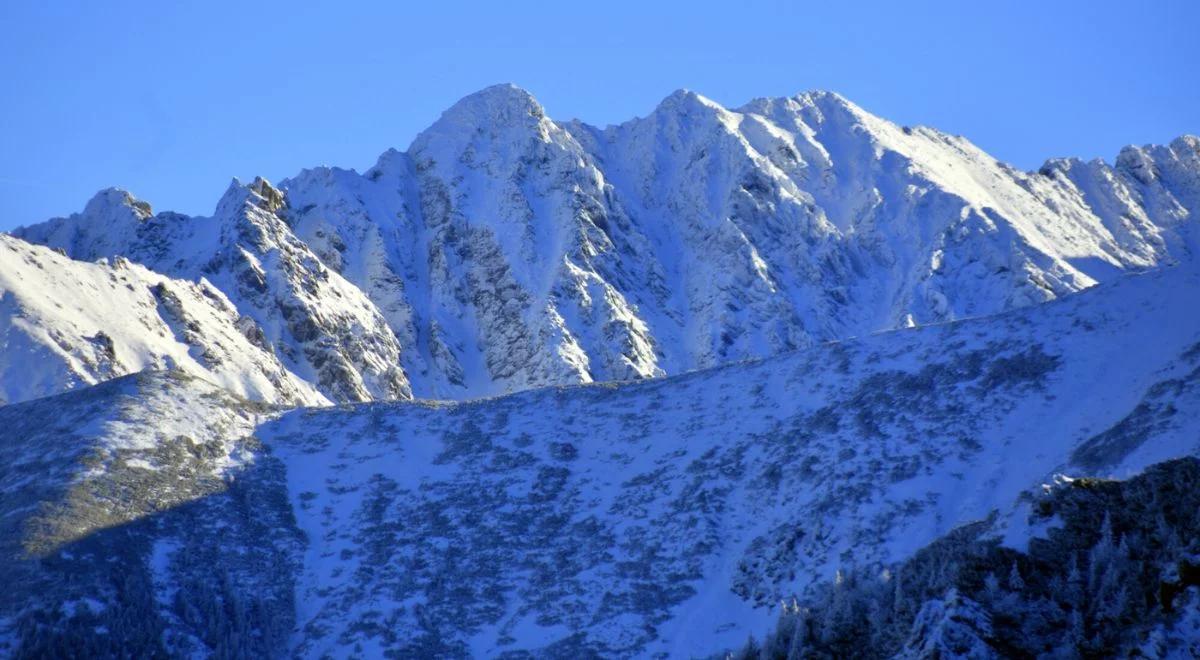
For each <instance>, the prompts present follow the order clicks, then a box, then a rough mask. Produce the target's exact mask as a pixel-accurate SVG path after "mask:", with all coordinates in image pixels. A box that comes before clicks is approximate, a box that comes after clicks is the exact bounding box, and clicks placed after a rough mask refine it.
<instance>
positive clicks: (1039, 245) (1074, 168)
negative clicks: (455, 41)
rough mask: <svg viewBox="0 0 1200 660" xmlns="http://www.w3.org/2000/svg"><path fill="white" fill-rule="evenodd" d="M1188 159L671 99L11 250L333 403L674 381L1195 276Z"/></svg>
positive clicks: (465, 112) (486, 117)
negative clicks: (36, 253) (1164, 273)
mask: <svg viewBox="0 0 1200 660" xmlns="http://www.w3.org/2000/svg"><path fill="white" fill-rule="evenodd" d="M1198 212H1200V139H1197V138H1196V137H1190V136H1189V137H1182V138H1179V139H1177V140H1175V141H1174V142H1172V143H1171V144H1170V145H1169V146H1157V147H1145V148H1135V147H1130V148H1127V149H1125V150H1123V151H1122V152H1121V154H1120V155H1119V156H1118V157H1117V159H1116V162H1115V164H1113V165H1109V164H1106V163H1103V162H1099V161H1095V162H1090V163H1084V162H1081V161H1078V160H1054V161H1050V162H1048V163H1047V164H1046V166H1045V167H1043V168H1042V169H1041V170H1039V172H1037V173H1029V172H1021V171H1018V170H1016V169H1014V168H1012V167H1010V166H1008V165H1005V164H1003V163H1000V162H998V161H996V160H995V159H994V158H992V157H990V156H988V155H987V154H986V153H984V152H982V151H981V150H979V149H978V148H977V147H975V146H973V145H972V144H970V143H969V142H967V141H966V140H965V139H963V138H959V137H953V136H949V135H946V134H943V133H940V132H938V131H936V130H933V129H929V128H908V127H900V126H897V125H895V124H892V123H890V122H888V121H885V120H883V119H880V118H878V117H875V116H873V115H871V114H869V113H867V112H866V111H864V110H862V109H861V108H859V107H857V106H855V105H854V104H852V103H850V102H849V101H847V100H845V99H844V98H842V97H840V96H838V95H836V94H830V93H822V92H814V93H807V94H801V95H799V96H796V97H792V98H782V99H760V100H756V101H752V102H751V103H749V104H747V105H745V106H743V107H742V108H739V109H736V110H729V109H726V108H723V107H721V106H720V105H718V104H717V103H714V102H713V101H711V100H709V99H706V98H704V97H702V96H699V95H697V94H694V93H691V92H683V91H681V92H677V93H675V94H672V95H671V96H670V97H668V98H667V99H666V100H664V101H663V102H662V103H661V104H660V105H659V106H658V107H657V108H655V109H654V111H653V112H652V113H651V114H650V115H649V116H647V117H645V118H640V119H635V120H632V121H630V122H627V123H625V124H621V125H618V126H611V127H608V128H605V129H600V128H595V127H591V126H588V125H586V124H583V123H580V122H556V121H554V120H552V119H550V118H549V117H547V116H546V114H545V112H544V111H543V109H542V107H541V106H540V105H539V104H538V103H537V101H536V100H534V98H533V97H532V96H530V95H529V94H528V93H527V92H525V91H523V90H521V89H518V88H516V87H513V86H511V85H501V86H496V87H491V88H488V89H485V90H483V91H481V92H478V93H476V94H473V95H471V96H469V97H467V98H465V99H463V100H461V101H460V102H458V103H457V104H455V105H454V106H453V107H452V108H450V109H449V110H448V111H446V113H445V114H444V115H443V116H442V117H441V118H440V119H439V120H438V121H437V122H436V123H435V124H434V125H433V126H431V127H430V128H429V129H428V130H426V131H424V132H423V133H421V134H420V135H419V136H418V137H417V139H416V140H415V141H414V142H413V144H412V145H411V146H410V147H409V149H408V150H407V151H404V152H400V151H394V150H393V151H388V152H387V153H385V154H384V155H383V156H381V157H380V159H379V162H378V163H377V164H376V165H375V166H374V167H373V168H371V169H370V170H368V171H367V172H365V173H362V174H359V173H357V172H354V171H350V170H341V169H336V168H324V167H323V168H316V169H311V170H305V171H303V172H301V173H300V174H299V175H297V176H295V177H293V178H291V179H288V180H285V181H283V182H281V183H280V185H279V187H278V188H274V187H271V186H270V185H269V184H267V183H266V182H265V181H262V180H257V181H256V182H255V183H254V184H252V185H250V186H242V185H238V184H235V185H234V186H232V187H231V188H230V190H229V192H228V193H226V195H225V197H224V198H223V199H222V200H221V201H220V203H219V204H218V206H217V210H216V212H215V213H214V216H213V217H211V218H190V217H185V216H181V215H178V214H173V213H160V214H158V215H151V211H150V209H149V206H148V205H146V204H145V203H143V202H140V201H137V200H135V199H134V198H133V197H132V196H130V195H129V194H128V193H124V192H121V191H116V190H109V191H105V192H102V193H100V194H99V195H98V196H97V197H96V198H95V199H94V200H92V202H91V203H89V204H88V206H87V208H86V209H85V210H84V211H83V212H82V213H80V214H77V215H75V216H72V217H70V218H65V219H56V220H52V221H49V222H47V223H44V224H42V225H37V226H33V227H26V228H22V229H19V230H17V231H16V232H15V234H16V235H17V236H19V237H21V238H23V239H25V240H28V241H32V242H36V243H42V244H46V245H50V246H53V247H58V248H61V249H63V250H65V251H66V252H67V253H68V254H69V255H70V256H72V257H74V258H77V259H82V260H92V259H96V258H98V257H115V256H117V255H122V256H125V257H127V258H128V259H130V260H132V261H134V262H137V263H141V264H144V265H146V266H147V267H149V268H151V269H153V270H155V271H158V272H161V273H163V274H165V275H168V276H171V277H175V278H182V279H188V280H196V279H197V278H199V277H205V278H207V279H208V280H209V281H210V282H211V283H212V284H213V285H214V286H216V287H217V288H219V289H220V290H221V291H222V292H223V293H224V294H225V295H226V296H227V297H228V298H229V300H230V301H231V302H232V303H233V304H234V305H235V306H236V307H237V309H238V312H239V313H240V314H242V315H244V316H246V317H248V318H250V319H253V321H254V322H255V323H256V324H257V325H258V326H259V327H260V328H261V329H262V331H263V333H264V336H265V337H266V339H267V341H268V343H269V344H270V346H272V347H273V350H274V351H275V352H276V354H277V355H278V357H279V360H280V361H281V362H282V363H283V364H284V366H285V367H287V368H288V369H289V370H291V371H293V372H294V373H296V374H298V375H299V376H300V377H302V378H304V379H306V380H308V381H310V382H312V383H313V384H314V385H315V386H316V387H317V388H318V390H319V391H320V392H321V393H322V395H323V396H325V397H327V398H329V399H331V400H333V401H364V400H379V399H393V398H407V397H408V396H409V395H410V393H414V394H415V395H416V396H418V397H424V398H438V399H465V398H472V397H477V396H486V395H495V394H501V393H504V392H508V391H515V390H521V389H526V388H530V387H536V386H543V385H560V384H571V383H587V382H592V381H609V380H627V379H636V378H645V377H653V376H661V375H665V374H677V373H683V372H686V371H689V370H693V369H696V368H702V367H708V366H713V365H717V364H722V363H726V362H731V361H737V360H742V359H747V358H758V357H765V356H769V355H774V354H777V353H780V352H784V351H787V350H791V349H794V348H799V347H804V346H810V345H813V344H814V343H819V342H822V341H828V340H832V339H840V338H846V337H852V336H861V335H865V334H869V333H872V332H877V331H881V330H887V329H893V328H899V327H906V326H910V325H922V324H927V323H932V322H942V321H948V320H953V319H959V318H966V317H972V316H979V315H986V314H991V313H995V312H999V311H1003V310H1007V309H1011V308H1016V307H1021V306H1025V305H1029V304H1031V303H1036V302H1043V301H1046V300H1050V299H1053V298H1056V297H1058V296H1061V295H1063V294H1066V293H1070V292H1073V291H1078V290H1081V289H1084V288H1087V287H1089V286H1092V285H1094V284H1095V283H1097V282H1101V281H1105V280H1109V279H1112V278H1113V277H1116V276H1117V275H1119V274H1121V273H1122V272H1126V271H1136V270H1142V269H1145V268H1149V267H1152V266H1157V265H1161V264H1166V263H1171V262H1173V261H1176V260H1181V259H1186V258H1190V253H1189V251H1188V248H1187V240H1186V236H1185V235H1186V234H1187V233H1188V232H1190V231H1192V230H1191V227H1192V226H1193V225H1194V224H1195V218H1196V214H1197V213H1198Z"/></svg>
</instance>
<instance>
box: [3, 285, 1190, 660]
mask: <svg viewBox="0 0 1200 660" xmlns="http://www.w3.org/2000/svg"><path fill="white" fill-rule="evenodd" d="M1198 287H1200V273H1198V272H1197V269H1196V268H1195V267H1194V266H1187V265H1185V266H1180V267H1176V268H1167V269H1163V270H1160V271H1155V272H1151V273H1148V274H1145V275H1141V276H1136V277H1127V278H1122V279H1119V280H1117V281H1115V282H1112V283H1111V284H1106V285H1103V286H1099V287H1096V288H1093V289H1091V290H1089V291H1086V292H1083V293H1080V294H1076V295H1071V296H1067V297H1064V298H1063V299H1062V300H1059V301H1056V302H1052V303H1048V304H1045V305H1038V306H1033V307H1027V308H1023V309H1021V310H1017V311H1014V312H1009V313H1006V314H1003V315H999V316H993V317H987V318H979V319H973V320H969V321H963V322H957V323H950V324H945V325H936V326H928V327H923V328H917V329H912V330H904V331H896V332H890V333H884V334H878V335H873V336H869V337H864V338H861V339H856V340H850V341H845V342H840V343H832V344H824V345H820V346H816V347H813V348H810V349H807V350H803V351H798V352H791V353H786V354H783V355H780V356H777V357H774V358H770V359H766V360H762V361H757V362H746V363H740V364H733V365H729V366H725V367H721V368H717V369H712V370H706V371H700V372H696V373H692V374H688V375H685V376H680V377H672V378H666V379H659V380H653V381H645V382H638V383H627V384H598V385H591V386H582V387H568V388H549V389H540V390H533V391H527V392H522V393H518V394H515V395H511V396H505V397H499V398H494V399H487V400H480V401H475V402H466V403H420V402H416V403H412V402H409V403H373V404H362V405H356V406H349V407H337V408H323V409H301V410H296V411H291V412H287V411H283V410H280V409H273V408H268V407H265V406H263V405H262V404H255V403H251V402H248V401H246V400H244V399H242V398H240V397H237V396H235V395H233V394H229V393H227V392H225V391H223V390H221V389H220V388H218V387H216V386H214V385H211V384H209V383H206V382H205V381H202V380H199V379H196V378H194V377H191V376H187V375H185V374H182V373H179V372H170V373H160V374H143V375H139V376H133V377H126V378H122V379H118V380H115V381H112V382H109V383H106V384H102V385H98V386H95V387H92V388H88V389H83V390H79V391H76V392H71V393H68V394H65V395H61V396H58V397H54V398H49V399H42V400H38V401H33V402H28V403H23V404H14V405H10V406H6V407H4V408H2V409H0V459H2V460H0V488H2V490H3V493H4V495H5V496H4V497H3V498H2V500H0V502H3V504H2V507H3V511H0V516H2V518H0V519H2V520H3V521H4V528H3V539H4V547H3V549H4V552H5V553H6V555H7V556H6V557H5V561H4V562H3V563H2V564H0V567H2V568H0V571H2V574H0V578H2V579H3V580H4V581H5V583H6V584H9V585H14V586H13V588H10V589H9V590H8V592H7V593H6V594H5V595H4V596H3V599H2V600H0V608H2V609H0V616H2V617H3V618H2V619H0V621H2V623H0V640H4V643H6V644H8V647H7V648H8V650H9V651H13V650H15V651H16V652H17V653H18V654H21V653H24V654H31V655H36V654H38V653H54V654H61V653H62V652H64V650H71V649H75V650H78V651H79V652H80V653H87V652H89V651H90V652H96V650H101V651H103V650H104V649H112V648H118V647H122V646H123V647H124V648H137V649H143V650H145V652H146V653H147V654H149V653H151V652H153V651H155V650H157V651H160V652H164V653H171V654H175V655H187V654H192V653H205V652H215V653H218V654H239V653H244V654H254V655H260V654H269V653H271V652H274V653H276V654H281V653H284V649H287V653H295V654H298V655H301V656H305V657H320V656H323V655H325V654H329V655H332V656H358V655H361V656H376V655H381V654H383V653H393V654H398V655H401V656H429V655H451V656H454V655H467V654H474V655H481V656H497V655H502V654H506V653H508V654H511V655H512V656H514V657H519V656H520V655H522V654H524V653H535V654H539V655H543V654H544V655H557V656H566V655H572V656H578V655H601V656H632V655H659V654H663V655H667V656H672V657H681V656H689V655H697V654H701V655H703V654H708V653H712V652H715V651H719V650H720V649H722V648H735V647H738V646H740V645H741V644H742V643H743V642H744V641H745V639H746V637H747V636H748V635H749V634H750V633H755V634H757V635H760V636H761V635H762V634H763V633H764V632H766V631H767V629H768V628H769V627H770V626H771V625H772V624H773V623H774V622H775V619H776V615H777V613H778V609H777V604H778V603H779V602H780V600H781V599H789V598H792V597H794V596H795V597H802V598H804V597H808V595H813V594H819V593H820V592H821V590H822V589H824V588H826V587H824V586H823V585H825V584H826V583H828V582H830V581H833V580H834V579H835V576H836V575H837V574H838V572H839V571H842V572H843V574H845V573H848V572H850V571H852V570H853V571H858V570H862V571H870V570H875V569H877V568H878V567H880V566H881V565H883V564H887V563H891V562H904V561H908V560H910V559H911V558H913V557H914V556H915V553H917V552H918V550H920V549H921V548H923V547H925V546H927V545H928V544H930V543H931V542H934V541H936V540H937V539H939V538H941V537H943V536H944V535H946V534H947V533H949V532H950V531H951V530H953V529H955V528H956V527H958V526H960V525H963V524H966V523H971V522H976V521H986V523H984V525H985V527H986V530H985V531H986V534H987V535H990V536H994V537H999V538H1001V539H1002V540H1003V541H1004V543H1005V544H1006V545H1007V546H1010V547H1014V548H1019V549H1024V548H1026V547H1027V546H1028V545H1029V543H1030V541H1031V539H1033V538H1035V537H1037V536H1039V535H1044V534H1045V533H1046V531H1045V527H1046V525H1044V524H1036V523H1038V521H1037V520H1036V519H1034V520H1033V521H1032V522H1033V523H1035V524H1033V525H1031V524H1030V523H1031V518H1030V514H1031V513H1037V511H1035V510H1034V508H1033V507H1032V503H1033V502H1034V501H1035V500H1034V498H1033V497H1032V496H1033V495H1036V494H1038V493H1040V492H1041V491H1042V488H1041V485H1042V484H1045V483H1051V482H1053V480H1054V475H1055V474H1056V473H1065V474H1067V475H1071V476H1079V475H1093V476H1117V477H1126V476H1132V475H1135V474H1137V473H1138V472H1140V471H1142V470H1143V469H1145V468H1146V467H1147V466H1149V465H1152V464H1155V463H1159V462H1161V461H1166V460H1169V459H1173V458H1178V457H1181V456H1189V455H1196V454H1197V453H1198V452H1200V421H1197V420H1200V377H1198V376H1200V308H1198V307H1197V306H1196V304H1195V302H1196V292H1197V291H1198V290H1200V288H1198ZM941 597H942V596H941V595H939V598H941ZM931 607H933V606H931ZM130 645H132V646H130Z"/></svg>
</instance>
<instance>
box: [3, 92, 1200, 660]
mask: <svg viewBox="0 0 1200 660" xmlns="http://www.w3.org/2000/svg"><path fill="white" fill-rule="evenodd" d="M1198 214H1200V138H1197V137H1193V136H1184V137H1180V138H1178V139H1176V140H1174V141H1173V142H1171V144H1170V145H1167V146H1147V147H1128V148H1126V149H1124V150H1122V151H1121V153H1120V154H1119V155H1118V157H1117V158H1116V160H1115V161H1114V162H1113V163H1112V164H1109V163H1105V162H1102V161H1092V162H1083V161H1080V160H1076V159H1055V160H1051V161H1048V162H1047V163H1046V164H1045V165H1044V166H1043V167H1042V168H1040V169H1039V170H1038V171H1037V172H1023V171H1020V170H1017V169H1015V168H1013V167H1011V166H1009V165H1006V164H1004V163H1001V162H999V161H997V160H996V159H994V158H992V157H990V156H988V155H987V154H986V153H984V152H983V151H981V150H980V149H978V148H977V147H975V146H973V145H972V144H971V143H970V142H968V141H967V140H965V139H964V138H961V137H956V136H950V135H946V134H944V133H941V132H939V131H937V130H934V129H931V128H924V127H904V126H898V125H895V124H892V123H890V122H888V121H886V120H884V119H881V118H878V117H875V116H873V115H871V114H869V113H868V112H866V111H864V110H863V109H861V108H859V107H858V106H856V105H854V104H853V103H851V102H850V101H848V100H846V99H844V98H842V97H840V96H838V95H836V94H832V93H827V92H810V93H805V94H800V95H798V96H795V97H790V98H781V99H758V100H754V101H751V102H750V103H748V104H746V105H745V106H742V107H741V108H737V109H726V108H724V107H722V106H720V105H719V104H717V103H715V102H713V101H711V100H709V99H706V98H704V97H702V96H700V95H698V94H695V93H692V92H687V91H680V92H676V93H674V94H672V95H671V96H669V97H668V98H667V99H665V100H664V101H663V102H662V103H661V104H660V105H659V106H658V107H657V108H655V109H654V110H653V112H651V113H650V115H648V116H647V117H645V118H638V119H634V120H631V121H629V122H626V123H624V124H620V125H616V126H610V127H607V128H603V129H602V128H596V127H592V126H588V125H586V124H583V123H581V122H578V121H571V122H558V121H554V120H552V119H550V118H549V117H547V116H546V114H545V112H544V111H543V109H542V108H541V106H540V105H539V104H538V103H537V101H536V100H534V99H533V97H532V96H530V95H529V94H528V93H526V92H525V91H523V90H521V89H519V88H516V87H513V86H511V85H501V86H496V87H491V88H488V89H485V90H483V91H481V92H478V93H476V94H473V95H471V96H469V97H467V98H465V99H463V100H461V101H460V102H458V103H457V104H455V105H454V106H453V107H452V108H450V109H449V110H447V111H446V112H445V113H444V114H443V116H442V117H441V118H440V119H439V120H438V121H437V122H436V123H435V124H434V125H433V126H431V127H430V128H429V129H427V130H426V131H424V132H422V133H421V134H420V135H419V136H418V137H417V138H416V140H414V142H413V143H412V145H411V146H410V147H409V148H408V149H407V150H406V151H403V152H401V151H395V150H391V151H388V152H385V153H384V154H383V155H382V156H381V157H380V159H379V161H378V163H377V164H376V165H375V166H374V167H372V168H371V169H369V170H367V171H366V172H364V173H361V174H360V173H358V172H355V171H352V170H342V169H336V168H324V167H323V168H316V169H311V170H304V171H302V172H301V173H299V174H298V175H296V176H295V177H293V178H290V179H286V180H283V181H280V182H278V184H275V185H273V184H271V183H269V182H267V181H266V180H264V179H261V178H259V179H255V180H254V181H253V182H251V183H250V184H242V183H240V182H238V181H236V180H235V181H234V182H233V183H232V184H231V185H230V187H229V189H228V191H227V192H226V193H225V195H224V196H223V197H222V198H221V200H219V201H218V203H217V205H216V209H215V211H214V213H213V214H212V216H210V217H191V216H185V215H181V214H177V213H171V212H160V213H157V214H156V213H154V211H153V210H152V208H151V206H150V205H149V204H148V203H146V202H144V201H141V200H138V199H137V198H135V197H134V196H133V195H132V194H130V193H128V192H125V191H123V190H119V189H109V190H105V191H102V192H100V193H98V194H97V195H96V196H95V197H94V198H93V199H92V200H91V201H90V202H89V203H88V204H87V205H86V207H85V208H84V210H83V211H82V212H80V213H77V214H74V215H72V216H70V217H67V218H56V219H52V220H49V221H47V222H45V223H42V224H38V225H33V226H28V227H22V228H18V229H16V230H14V231H13V232H12V233H11V234H10V235H0V342H3V343H2V346H3V350H2V352H0V386H2V388H3V389H2V390H0V397H2V398H3V403H4V404H5V405H3V406H0V493H3V494H4V497H3V498H2V499H0V521H2V522H0V553H3V556H4V557H5V561H4V562H0V577H2V578H3V580H4V581H5V583H6V584H9V585H11V588H10V589H8V590H7V591H6V592H5V593H4V594H2V595H0V652H5V653H10V654H12V655H17V656H24V657H42V656H47V655H49V656H64V655H75V656H92V657H98V656H109V655H121V654H123V653H124V654H128V653H132V654H134V655H139V656H155V655H161V656H169V657H208V656H217V657H251V656H253V657H291V656H299V657H457V656H479V657H509V658H521V657H568V656H570V657H704V656H714V655H716V656H719V655H722V654H724V653H726V652H728V651H736V650H738V649H741V650H740V652H739V653H740V654H741V655H740V657H747V658H749V657H789V658H790V657H830V656H833V657H837V656H842V655H845V654H846V653H847V652H848V649H856V650H857V651H856V653H861V654H863V655H870V656H872V657H874V656H879V657H891V656H896V657H922V658H933V657H947V656H957V655H962V656H970V657H1004V656H1012V655H1031V656H1038V655H1047V656H1053V655H1054V653H1059V651H1056V650H1055V649H1065V650H1062V651H1061V653H1060V655H1059V656H1057V657H1078V655H1071V654H1072V653H1078V654H1079V655H1087V654H1089V653H1096V652H1098V650H1099V651H1105V652H1119V653H1132V652H1134V651H1135V650H1136V651H1138V652H1140V653H1142V654H1146V655H1155V654H1157V655H1162V656H1169V657H1189V654H1195V653H1197V652H1200V545H1197V543H1196V542H1195V540H1194V539H1195V538H1197V537H1196V535H1195V533H1197V532H1200V527H1198V526H1200V520H1194V518H1195V516H1194V515H1193V514H1194V510H1195V506H1193V505H1194V502H1193V500H1194V498H1193V497H1192V495H1191V493H1194V492H1196V491H1195V486H1196V483H1195V481H1194V479H1195V476H1196V474H1200V472H1197V471H1196V470H1197V468H1196V467H1195V466H1193V465H1192V463H1188V462H1186V461H1189V460H1193V459H1192V458H1189V457H1197V456H1200V421H1197V420H1200V305H1197V302H1200V298H1198V293H1197V292H1198V291H1200V259H1197V258H1196V251H1197V250H1200V237H1198V236H1197V231H1198V230H1197V229H1196V226H1197V223H1196V220H1197V218H1198V217H1200V215H1198ZM1172 461H1175V462H1172ZM1179 461H1184V462H1182V463H1181V462H1179ZM1147 493H1151V494H1149V495H1148V494H1147ZM1188 511H1191V512H1192V513H1187V512H1188ZM1134 512H1137V515H1134ZM1101 518H1102V519H1103V520H1104V523H1103V524H1101V523H1100V519H1101ZM1139 520H1140V521H1142V523H1145V524H1146V525H1150V527H1147V528H1146V529H1143V528H1141V527H1138V526H1137V525H1138V524H1140V523H1138V521H1139ZM1114 521H1115V522H1114ZM1155 525H1157V527H1154V526H1155ZM1081 530H1091V532H1094V531H1096V530H1104V531H1103V532H1102V533H1101V532H1097V534H1099V535H1098V536H1097V535H1096V534H1091V532H1086V533H1085V531H1081ZM1147 530H1149V531H1147ZM1156 530H1157V531H1156ZM1160 532H1161V533H1160ZM1088 534H1091V535H1090V536H1089V535H1088ZM1085 537H1086V538H1085ZM1139 553H1140V554H1139ZM1056 562H1057V563H1056ZM1133 565H1137V566H1140V567H1142V569H1144V570H1140V569H1139V571H1138V572H1135V571H1133V569H1131V568H1130V566H1133ZM1135 573H1136V576H1135ZM1014 574H1015V578H1014ZM1081 575H1082V576H1086V577H1080V576H1081ZM1023 576H1024V577H1023ZM1113 576H1123V577H1120V579H1118V577H1113ZM1148 576H1149V577H1148ZM1001 578H1003V581H1002V582H1001V581H1000V580H1001ZM1053 580H1058V582H1053V584H1052V581H1053ZM1077 581H1081V582H1084V583H1086V585H1085V587H1086V588H1084V587H1081V588H1080V589H1079V590H1078V594H1076V595H1072V596H1070V597H1069V598H1068V597H1066V596H1063V597H1062V598H1060V599H1059V601H1061V602H1059V601H1055V602H1051V601H1054V594H1055V593H1062V594H1067V593H1068V591H1069V590H1068V589H1067V587H1068V586H1070V585H1074V584H1076V582H1077ZM1118 584H1125V585H1126V587H1127V588H1126V589H1125V590H1124V591H1121V593H1122V594H1124V595H1122V596H1120V598H1118V597H1117V596H1115V595H1114V594H1115V593H1116V591H1115V590H1116V587H1114V586H1112V585H1118ZM1070 593H1072V594H1074V593H1075V592H1070ZM879 594H886V598H883V597H882V596H879ZM1080 594H1086V595H1080ZM1135 594H1141V595H1144V598H1140V599H1139V598H1137V597H1136V596H1135ZM1110 601H1111V602H1110ZM1081 603H1086V605H1085V604H1081ZM1096 603H1099V604H1100V605H1096ZM1055 608H1057V609H1055ZM855 617H858V618H855ZM855 621H858V622H859V623H854V622H855ZM865 622H870V625H868V623H865ZM1022 625H1026V626H1027V627H1025V628H1022V627H1021V626H1022ZM847 631H850V632H847ZM1114 631H1117V632H1119V633H1120V634H1119V635H1118V634H1115V633H1114ZM748 636H754V637H755V638H758V639H764V640H766V641H767V645H766V646H765V647H764V648H763V650H761V652H760V650H759V649H758V647H757V646H756V645H755V644H756V643H755V642H751V643H750V644H748V645H745V646H744V643H745V642H746V639H747V637H748ZM856 636H857V637H861V639H856ZM847 639H850V640H851V641H850V642H847V641H846V640H847ZM847 643H850V644H852V646H845V644H847ZM772 645H774V646H772ZM766 649H773V650H770V651H767V650H766ZM781 649H782V650H781ZM771 654H773V655H771Z"/></svg>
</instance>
